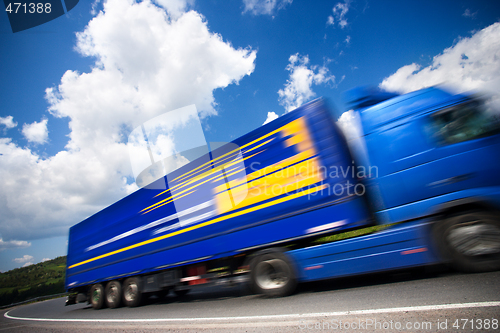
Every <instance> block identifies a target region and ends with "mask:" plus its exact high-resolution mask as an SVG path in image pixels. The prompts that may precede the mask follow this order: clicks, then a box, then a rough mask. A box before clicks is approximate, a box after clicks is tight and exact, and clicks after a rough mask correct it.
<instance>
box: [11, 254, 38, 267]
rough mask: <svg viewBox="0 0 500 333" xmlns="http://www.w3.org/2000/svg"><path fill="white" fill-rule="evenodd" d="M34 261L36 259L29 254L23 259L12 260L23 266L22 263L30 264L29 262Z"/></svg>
mask: <svg viewBox="0 0 500 333" xmlns="http://www.w3.org/2000/svg"><path fill="white" fill-rule="evenodd" d="M33 259H34V257H33V256H30V255H29V254H25V255H24V256H22V257H21V258H14V259H12V261H14V262H17V263H18V264H22V263H28V262H30V261H31V260H33ZM30 265H33V264H32V263H30Z"/></svg>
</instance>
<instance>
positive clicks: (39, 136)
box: [22, 119, 49, 144]
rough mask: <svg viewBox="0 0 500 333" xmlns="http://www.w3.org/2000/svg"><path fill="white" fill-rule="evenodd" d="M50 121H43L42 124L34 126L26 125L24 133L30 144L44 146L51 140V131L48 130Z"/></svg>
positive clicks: (37, 123) (35, 123)
mask: <svg viewBox="0 0 500 333" xmlns="http://www.w3.org/2000/svg"><path fill="white" fill-rule="evenodd" d="M47 122H48V119H42V121H40V122H36V121H35V122H34V123H32V124H24V125H23V130H22V133H23V135H24V137H25V138H26V140H28V141H29V142H33V143H37V144H44V143H46V142H47V140H48V138H49V130H48V129H47Z"/></svg>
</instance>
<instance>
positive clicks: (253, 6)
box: [243, 0, 293, 15]
mask: <svg viewBox="0 0 500 333" xmlns="http://www.w3.org/2000/svg"><path fill="white" fill-rule="evenodd" d="M292 1H293V0H243V3H244V4H245V10H244V11H243V13H246V12H251V13H252V14H253V15H272V14H273V13H274V11H275V9H276V8H277V10H280V9H283V8H285V7H286V6H287V5H289V4H291V3H292Z"/></svg>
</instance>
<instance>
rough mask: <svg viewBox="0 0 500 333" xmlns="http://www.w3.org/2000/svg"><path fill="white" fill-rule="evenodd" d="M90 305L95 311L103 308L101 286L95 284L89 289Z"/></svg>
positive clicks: (102, 290)
mask: <svg viewBox="0 0 500 333" xmlns="http://www.w3.org/2000/svg"><path fill="white" fill-rule="evenodd" d="M90 304H92V307H93V308H94V309H95V310H99V309H102V308H103V307H104V287H103V286H102V284H100V283H96V284H94V285H93V286H92V287H91V288H90Z"/></svg>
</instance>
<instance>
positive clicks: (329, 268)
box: [65, 87, 500, 309]
mask: <svg viewBox="0 0 500 333" xmlns="http://www.w3.org/2000/svg"><path fill="white" fill-rule="evenodd" d="M346 98H347V99H348V102H349V104H348V106H349V108H351V109H352V111H350V112H353V114H355V115H357V118H356V119H358V124H359V126H358V127H357V132H356V133H357V135H354V136H353V135H347V134H346V133H345V132H343V131H342V130H341V129H340V128H339V126H337V124H336V123H335V121H334V118H333V116H332V114H331V113H330V110H329V109H328V107H327V105H326V102H325V101H324V100H322V99H319V100H315V101H313V102H310V103H308V104H305V105H303V106H301V107H299V108H298V109H296V110H294V111H292V112H289V113H287V114H285V115H283V116H281V117H279V118H278V119H276V120H274V121H272V122H270V123H268V124H265V125H263V126H261V127H260V128H258V129H256V130H254V131H252V132H250V133H248V134H246V135H244V136H242V137H240V138H238V139H236V140H234V141H233V142H231V143H228V144H226V145H222V146H220V147H219V148H217V149H213V150H210V151H209V152H208V153H207V154H204V155H203V156H201V157H199V158H196V159H194V160H192V161H190V162H189V163H187V164H185V165H184V166H182V167H180V168H178V169H177V170H175V171H173V172H171V173H169V174H168V175H167V176H164V177H161V178H159V179H158V180H156V181H155V183H153V184H152V185H153V186H146V187H144V188H141V189H139V190H137V191H136V192H134V193H132V194H130V195H129V196H127V197H125V198H123V199H122V200H120V201H118V202H116V203H114V204H112V205H111V206H109V207H107V208H105V209H104V210H102V211H100V212H98V213H96V214H95V215H93V216H91V217H89V218H87V219H86V220H84V221H82V222H81V223H79V224H77V225H75V226H73V227H72V228H71V229H70V232H69V242H68V256H67V270H66V281H65V286H66V289H67V291H68V292H70V293H71V295H70V296H69V297H68V301H67V304H68V305H69V304H74V303H76V302H85V301H87V302H88V303H90V304H92V307H93V308H94V309H100V308H102V307H104V306H108V307H110V308H115V307H118V306H120V305H122V304H124V305H126V306H137V305H139V304H140V302H141V299H142V297H143V296H144V295H148V294H150V293H155V294H157V295H159V296H160V297H163V296H164V295H166V294H167V293H168V292H169V291H171V290H173V291H174V292H175V293H176V294H178V295H182V294H185V293H186V292H188V291H189V290H190V289H191V288H194V287H196V286H198V285H207V284H223V283H233V282H239V281H240V282H241V281H248V282H249V283H250V285H251V286H252V288H253V289H254V290H255V291H256V292H258V293H262V294H266V295H269V296H285V295H288V294H290V293H292V292H293V291H294V289H295V287H296V285H297V283H299V282H303V281H314V280H319V279H327V278H334V277H341V276H349V275H355V274H362V273H368V272H377V271H383V270H391V269H400V268H405V267H416V266H423V265H429V264H434V263H449V264H451V265H453V266H454V267H455V268H457V269H459V270H461V271H466V272H476V271H488V270H496V269H499V268H500V213H499V212H500V176H499V171H500V131H499V129H500V126H499V122H498V116H497V115H496V114H494V113H493V112H492V111H491V110H489V109H488V108H487V107H486V106H485V104H484V103H483V101H482V100H481V99H480V98H478V97H475V96H473V95H465V94H461V95H454V94H450V93H448V92H446V91H444V90H442V89H440V88H437V87H432V88H427V89H424V90H420V91H416V92H412V93H409V94H404V95H396V94H390V93H385V92H381V91H375V90H373V89H369V88H360V89H355V90H353V91H351V92H348V93H347V94H346ZM373 226H387V228H385V229H384V230H382V231H379V232H375V233H369V234H365V235H361V236H353V237H351V238H347V239H343V240H340V241H333V242H327V243H321V242H318V239H319V238H321V237H324V236H328V235H333V234H339V233H344V232H347V231H353V230H356V231H358V230H361V231H363V230H368V229H367V228H372V227H373ZM370 230H371V229H370ZM355 234H362V232H361V233H355Z"/></svg>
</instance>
